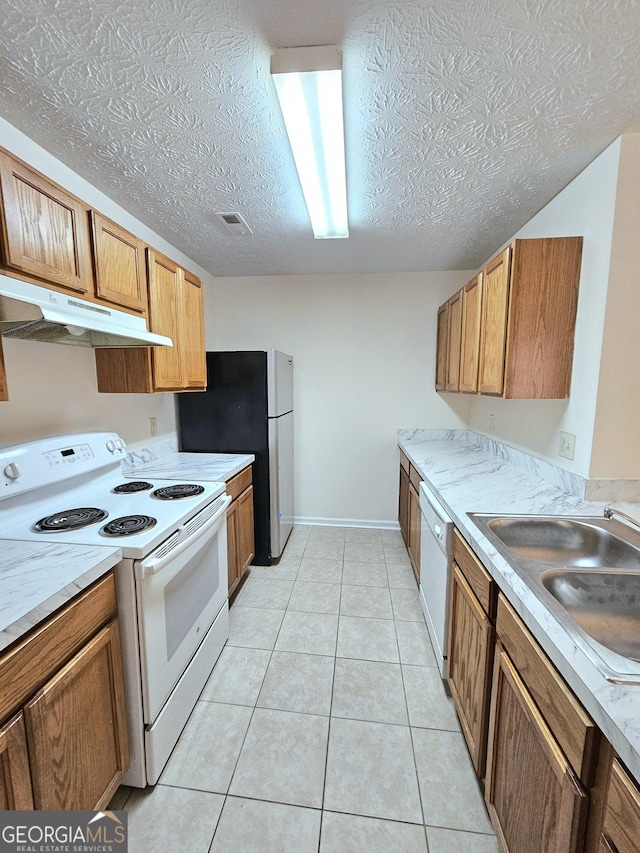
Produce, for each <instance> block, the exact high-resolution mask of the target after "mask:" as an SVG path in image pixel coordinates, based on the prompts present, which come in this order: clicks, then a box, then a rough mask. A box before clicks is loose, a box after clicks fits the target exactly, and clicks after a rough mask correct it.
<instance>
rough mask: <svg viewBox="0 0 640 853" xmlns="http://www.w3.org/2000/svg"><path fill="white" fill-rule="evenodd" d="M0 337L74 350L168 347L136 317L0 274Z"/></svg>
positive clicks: (171, 342) (161, 336) (159, 336)
mask: <svg viewBox="0 0 640 853" xmlns="http://www.w3.org/2000/svg"><path fill="white" fill-rule="evenodd" d="M0 333H1V334H2V335H4V337H6V338H20V339H23V340H31V341H44V342H45V343H50V344H72V345H73V346H80V347H149V346H151V347H157V346H165V347H171V346H173V341H172V340H171V338H167V337H165V336H164V335H156V334H153V332H149V331H147V326H146V323H145V321H144V319H143V318H142V317H136V316H134V315H133V314H127V313H126V312H125V311H116V310H115V309H113V308H108V307H106V306H105V305H99V304H97V303H95V302H87V300H85V299H77V298H76V297H75V296H69V295H67V294H65V293H61V292H60V291H58V290H48V289H47V288H46V287H40V286H39V285H35V284H29V283H27V282H26V281H20V280H19V279H17V278H10V277H9V276H7V275H2V274H1V273H0Z"/></svg>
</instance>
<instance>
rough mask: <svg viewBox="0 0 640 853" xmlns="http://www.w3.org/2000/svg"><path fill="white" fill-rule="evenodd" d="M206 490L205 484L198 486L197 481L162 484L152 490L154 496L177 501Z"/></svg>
mask: <svg viewBox="0 0 640 853" xmlns="http://www.w3.org/2000/svg"><path fill="white" fill-rule="evenodd" d="M203 492H204V486H196V485H195V483H177V484H176V485H175V486H162V488H160V489H156V490H155V491H153V492H151V497H152V498H157V499H158V500H159V501H175V500H179V499H180V498H193V497H195V496H196V495H201V494H202V493H203Z"/></svg>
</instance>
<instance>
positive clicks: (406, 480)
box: [398, 451, 422, 584]
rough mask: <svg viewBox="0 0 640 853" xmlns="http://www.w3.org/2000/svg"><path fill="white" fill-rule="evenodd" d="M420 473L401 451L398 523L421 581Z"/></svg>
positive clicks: (417, 577)
mask: <svg viewBox="0 0 640 853" xmlns="http://www.w3.org/2000/svg"><path fill="white" fill-rule="evenodd" d="M419 489H420V474H419V473H418V471H417V470H416V469H415V468H414V467H413V465H412V464H411V463H410V462H409V460H408V459H407V457H406V456H405V454H404V453H403V452H402V451H400V485H399V491H398V523H399V524H400V532H401V533H402V538H403V539H404V544H405V545H406V546H407V551H408V553H409V559H410V560H411V568H412V569H413V573H414V575H415V577H416V582H417V583H418V584H419V583H420V537H421V530H422V515H421V512H420V492H419Z"/></svg>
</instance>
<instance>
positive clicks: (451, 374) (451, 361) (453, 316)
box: [446, 290, 462, 391]
mask: <svg viewBox="0 0 640 853" xmlns="http://www.w3.org/2000/svg"><path fill="white" fill-rule="evenodd" d="M461 337H462V290H459V291H458V293H456V294H455V295H454V296H452V297H451V299H450V300H449V334H448V342H447V384H446V390H447V391H458V390H460V342H461Z"/></svg>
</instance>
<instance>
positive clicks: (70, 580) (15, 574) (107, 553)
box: [0, 539, 122, 650]
mask: <svg viewBox="0 0 640 853" xmlns="http://www.w3.org/2000/svg"><path fill="white" fill-rule="evenodd" d="M121 559H122V551H121V550H120V549H119V548H107V547H102V546H91V545H86V546H85V545H66V544H64V543H60V542H46V543H40V542H22V541H16V540H13V539H2V540H0V650H2V649H4V648H6V647H7V646H8V645H10V644H11V643H13V642H15V640H17V639H19V638H20V637H22V636H23V635H24V634H26V633H27V632H28V631H30V630H31V629H32V628H34V627H35V626H36V625H37V624H38V623H39V622H42V620H43V619H46V618H47V617H48V616H49V615H50V614H51V613H53V611H54V610H57V609H58V608H59V607H62V605H63V604H66V603H67V602H68V601H69V600H70V599H72V598H73V597H74V596H76V595H77V594H78V593H79V592H81V591H82V590H83V589H85V588H86V587H88V586H90V585H91V584H92V583H93V582H94V581H95V580H97V579H98V578H99V577H101V576H102V575H104V574H105V573H106V572H107V571H108V570H109V569H110V568H112V566H115V565H116V563H118V562H120V560H121Z"/></svg>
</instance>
